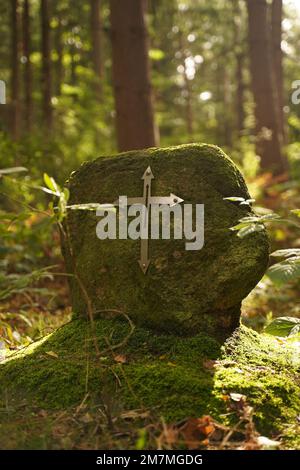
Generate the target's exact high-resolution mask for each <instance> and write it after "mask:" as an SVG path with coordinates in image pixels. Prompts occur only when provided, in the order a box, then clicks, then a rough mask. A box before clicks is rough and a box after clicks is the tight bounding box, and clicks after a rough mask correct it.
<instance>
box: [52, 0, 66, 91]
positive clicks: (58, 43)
mask: <svg viewBox="0 0 300 470" xmlns="http://www.w3.org/2000/svg"><path fill="white" fill-rule="evenodd" d="M56 8H57V11H56V17H57V28H56V31H55V37H54V41H55V50H56V54H57V60H56V64H55V65H56V66H55V94H56V95H57V96H59V95H60V94H61V85H62V82H63V76H64V68H63V42H62V33H63V28H62V12H61V11H60V10H58V8H59V7H58V2H57V5H56Z"/></svg>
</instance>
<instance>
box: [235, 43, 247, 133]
mask: <svg viewBox="0 0 300 470" xmlns="http://www.w3.org/2000/svg"><path fill="white" fill-rule="evenodd" d="M243 67H244V54H243V53H242V52H238V53H237V54H236V87H237V88H236V109H237V129H238V133H239V136H241V135H242V134H243V131H244V122H245V109H244V91H245V85H244V77H243Z"/></svg>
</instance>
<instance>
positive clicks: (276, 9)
mask: <svg viewBox="0 0 300 470" xmlns="http://www.w3.org/2000/svg"><path fill="white" fill-rule="evenodd" d="M281 23H282V0H273V3H272V6H271V31H272V33H271V34H272V65H273V73H274V91H275V97H276V105H277V119H278V128H279V131H280V137H281V139H282V143H285V142H286V132H285V122H284V113H283V107H284V98H283V69H282V56H283V54H282V49H281V39H282V28H281Z"/></svg>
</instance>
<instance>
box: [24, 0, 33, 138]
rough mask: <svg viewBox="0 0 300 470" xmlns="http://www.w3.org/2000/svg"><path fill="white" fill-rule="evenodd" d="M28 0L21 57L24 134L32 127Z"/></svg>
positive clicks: (26, 1)
mask: <svg viewBox="0 0 300 470" xmlns="http://www.w3.org/2000/svg"><path fill="white" fill-rule="evenodd" d="M29 1H30V0H24V4H23V56H24V57H25V58H26V62H25V64H24V97H25V99H24V127H25V131H26V132H30V131H31V125H32V72H31V62H30V5H29Z"/></svg>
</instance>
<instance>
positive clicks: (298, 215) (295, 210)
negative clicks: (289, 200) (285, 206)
mask: <svg viewBox="0 0 300 470" xmlns="http://www.w3.org/2000/svg"><path fill="white" fill-rule="evenodd" d="M291 213H292V214H295V215H296V216H297V217H300V209H293V210H291Z"/></svg>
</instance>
